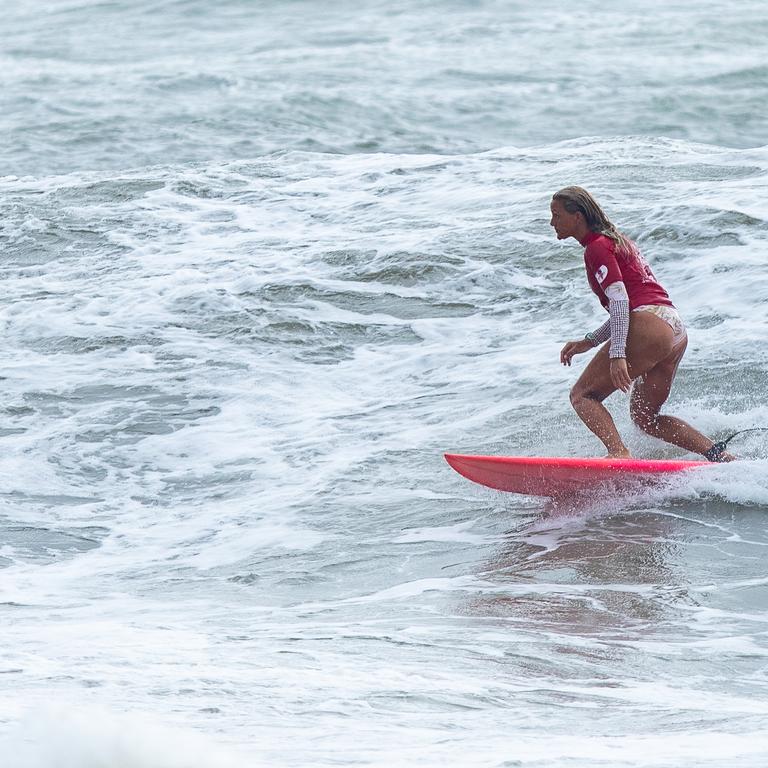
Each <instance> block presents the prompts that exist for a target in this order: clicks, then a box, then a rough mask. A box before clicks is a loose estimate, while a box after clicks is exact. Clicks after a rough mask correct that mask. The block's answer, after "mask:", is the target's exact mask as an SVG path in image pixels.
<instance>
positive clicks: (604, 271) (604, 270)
mask: <svg viewBox="0 0 768 768" xmlns="http://www.w3.org/2000/svg"><path fill="white" fill-rule="evenodd" d="M607 275H608V267H606V266H605V264H603V265H602V266H601V267H600V268H599V269H598V270H597V272H595V279H596V280H597V282H598V283H600V285H602V284H603V280H605V278H606V276H607Z"/></svg>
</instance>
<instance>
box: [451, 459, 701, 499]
mask: <svg viewBox="0 0 768 768" xmlns="http://www.w3.org/2000/svg"><path fill="white" fill-rule="evenodd" d="M445 460H446V461H447V462H448V463H449V464H450V465H451V466H452V467H453V468H454V469H455V470H456V471H457V472H458V473H459V474H460V475H463V476H464V477H466V478H467V479H468V480H472V481H473V482H475V483H480V485H485V486H487V487H488V488H494V489H495V490H497V491H509V492H511V493H524V494H526V495H528V496H549V497H553V498H554V497H557V496H564V495H571V494H579V493H588V492H590V491H594V490H596V489H598V488H601V487H604V486H618V485H635V484H645V483H648V482H654V481H659V480H661V479H663V478H664V477H668V476H669V475H670V474H671V473H675V472H683V471H685V470H688V469H693V468H694V467H703V466H710V462H708V461H680V460H666V459H664V460H653V459H580V458H562V457H557V456H464V455H462V454H457V453H446V454H445Z"/></svg>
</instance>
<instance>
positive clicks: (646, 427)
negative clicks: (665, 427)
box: [629, 403, 659, 434]
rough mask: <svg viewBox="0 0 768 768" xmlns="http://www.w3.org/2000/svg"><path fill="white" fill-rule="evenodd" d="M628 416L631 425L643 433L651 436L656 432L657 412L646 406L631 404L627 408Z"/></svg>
mask: <svg viewBox="0 0 768 768" xmlns="http://www.w3.org/2000/svg"><path fill="white" fill-rule="evenodd" d="M629 416H630V418H631V419H632V423H633V424H635V426H637V427H639V428H640V429H642V430H643V432H648V433H649V434H653V433H654V432H655V431H656V427H657V423H658V418H659V412H658V411H657V410H654V409H652V408H650V407H649V406H648V405H647V404H644V403H631V404H630V406H629Z"/></svg>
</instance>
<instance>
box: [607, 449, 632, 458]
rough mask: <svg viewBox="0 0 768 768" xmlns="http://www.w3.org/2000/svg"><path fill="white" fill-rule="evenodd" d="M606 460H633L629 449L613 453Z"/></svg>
mask: <svg viewBox="0 0 768 768" xmlns="http://www.w3.org/2000/svg"><path fill="white" fill-rule="evenodd" d="M605 458H606V459H631V458H632V454H631V453H630V452H629V449H628V448H625V449H624V450H622V451H611V452H610V453H609V454H608V455H607V456H606V457H605Z"/></svg>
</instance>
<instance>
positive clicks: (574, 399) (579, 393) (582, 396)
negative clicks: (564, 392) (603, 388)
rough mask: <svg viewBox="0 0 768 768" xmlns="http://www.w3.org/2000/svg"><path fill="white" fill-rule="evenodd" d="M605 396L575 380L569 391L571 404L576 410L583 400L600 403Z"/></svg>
mask: <svg viewBox="0 0 768 768" xmlns="http://www.w3.org/2000/svg"><path fill="white" fill-rule="evenodd" d="M605 397H606V396H605V395H601V394H600V393H599V392H597V391H595V390H594V389H592V388H591V387H586V386H584V385H583V384H580V383H579V382H576V384H574V385H573V387H572V388H571V393H570V400H571V405H572V406H573V407H574V408H575V409H576V410H578V407H579V405H580V404H581V403H583V402H584V401H585V400H593V401H595V402H598V403H601V402H602V401H603V400H605Z"/></svg>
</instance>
